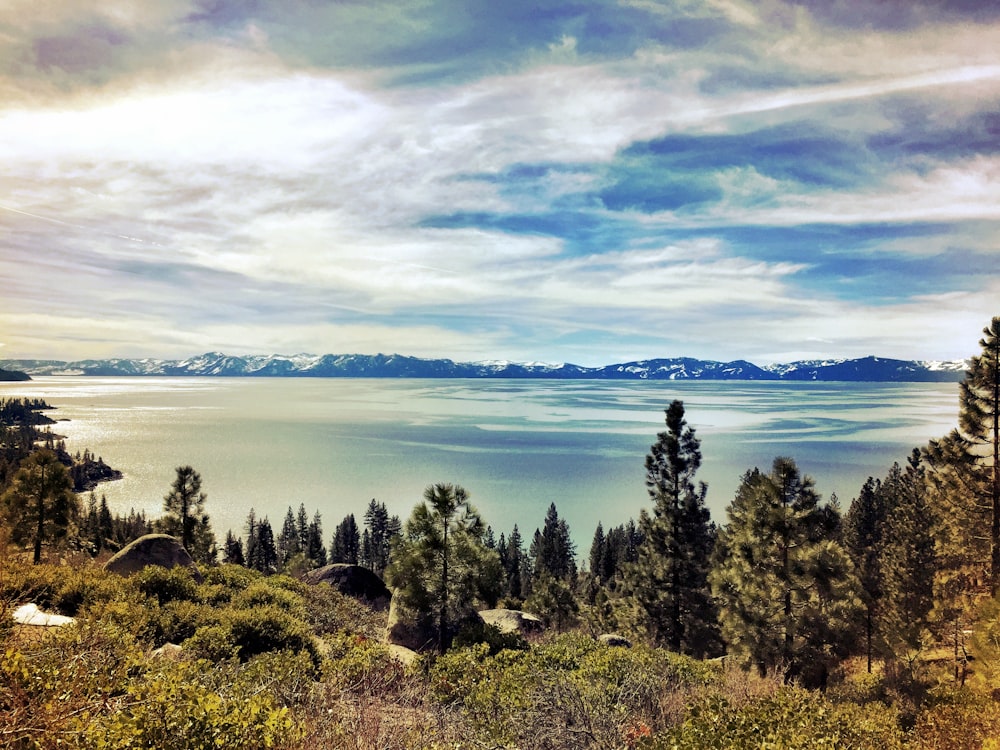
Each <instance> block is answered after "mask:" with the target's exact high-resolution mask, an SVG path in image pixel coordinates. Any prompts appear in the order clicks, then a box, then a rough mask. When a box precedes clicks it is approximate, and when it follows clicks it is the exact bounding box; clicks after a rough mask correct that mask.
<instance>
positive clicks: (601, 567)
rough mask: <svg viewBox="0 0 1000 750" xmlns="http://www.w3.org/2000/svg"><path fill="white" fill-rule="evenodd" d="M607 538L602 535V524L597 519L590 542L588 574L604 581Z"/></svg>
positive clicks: (605, 577) (605, 578) (605, 576)
mask: <svg viewBox="0 0 1000 750" xmlns="http://www.w3.org/2000/svg"><path fill="white" fill-rule="evenodd" d="M608 557H609V555H608V540H607V537H605V536H604V525H603V524H602V523H601V522H600V521H598V523H597V528H596V529H595V530H594V538H593V540H592V541H591V542H590V559H589V563H590V574H591V575H592V576H594V578H596V579H597V580H598V581H600V582H602V583H603V582H605V581H606V580H607V578H608V576H607V572H606V570H605V567H606V565H605V564H606V562H607V560H608Z"/></svg>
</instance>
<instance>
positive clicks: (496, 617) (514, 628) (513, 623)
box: [479, 609, 545, 635]
mask: <svg viewBox="0 0 1000 750" xmlns="http://www.w3.org/2000/svg"><path fill="white" fill-rule="evenodd" d="M479 616H480V617H482V618H483V622H485V623H486V624H487V625H492V626H493V627H495V628H498V629H499V630H501V631H502V632H504V633H520V634H521V635H528V634H530V633H540V632H542V631H543V630H544V629H545V623H544V622H542V618H541V617H538V616H537V615H533V614H530V613H528V612H522V611H521V610H519V609H484V610H482V611H480V613H479Z"/></svg>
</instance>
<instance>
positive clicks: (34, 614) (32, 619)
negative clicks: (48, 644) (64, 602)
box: [11, 604, 74, 628]
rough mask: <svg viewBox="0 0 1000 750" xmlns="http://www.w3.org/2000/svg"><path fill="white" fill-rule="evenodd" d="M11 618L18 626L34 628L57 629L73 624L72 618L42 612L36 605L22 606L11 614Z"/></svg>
mask: <svg viewBox="0 0 1000 750" xmlns="http://www.w3.org/2000/svg"><path fill="white" fill-rule="evenodd" d="M11 617H13V618H14V622H15V623H17V624H18V625H27V626H30V627H34V628H58V627H62V626H63V625H70V624H72V623H73V622H74V620H73V618H72V617H66V616H65V615H57V614H53V613H51V612H43V611H42V610H40V609H39V608H38V605H37V604H22V605H21V606H20V607H18V608H17V609H15V610H14V611H13V612H12V613H11Z"/></svg>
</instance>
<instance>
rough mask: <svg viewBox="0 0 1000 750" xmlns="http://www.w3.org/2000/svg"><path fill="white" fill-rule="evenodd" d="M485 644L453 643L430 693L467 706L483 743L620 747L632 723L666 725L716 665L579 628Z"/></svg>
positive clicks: (437, 669)
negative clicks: (619, 643)
mask: <svg viewBox="0 0 1000 750" xmlns="http://www.w3.org/2000/svg"><path fill="white" fill-rule="evenodd" d="M489 651H490V649H489V646H488V645H487V644H485V643H480V644H478V645H475V646H472V647H470V648H466V649H460V650H453V651H451V652H449V653H447V654H445V655H444V656H443V657H441V658H439V659H438V660H437V662H436V663H435V664H434V665H433V667H432V668H431V672H430V678H431V691H432V695H433V696H434V697H435V699H437V700H438V701H440V702H442V703H445V704H447V705H451V706H457V707H460V708H461V710H462V712H463V714H464V716H465V717H466V719H467V720H468V723H469V726H470V727H471V728H472V730H473V731H474V732H476V734H477V740H478V741H479V742H481V743H484V744H487V745H498V746H516V747H519V748H541V747H577V746H579V742H580V741H581V738H586V740H587V743H589V745H588V746H595V747H620V746H622V744H623V743H624V742H625V741H626V739H627V735H628V732H631V731H633V729H634V728H635V727H647V728H656V729H663V728H665V727H666V726H667V724H668V723H669V721H670V720H671V719H672V717H673V716H674V715H675V714H676V711H677V709H676V706H675V703H676V701H675V696H677V695H679V694H684V695H686V694H687V693H690V692H692V691H695V690H702V689H704V686H705V685H706V684H707V683H708V682H709V681H711V680H712V679H714V678H715V676H716V675H717V674H718V670H717V669H716V668H715V667H712V666H709V665H705V664H703V663H701V662H696V661H694V660H693V659H690V658H687V657H683V656H678V655H676V654H670V653H668V652H666V651H661V650H658V649H652V648H648V647H637V648H633V649H624V648H613V647H608V646H605V645H603V644H600V643H597V642H596V641H594V640H593V639H590V638H586V637H583V636H578V635H563V636H558V637H556V638H554V639H551V640H549V641H546V642H543V643H542V644H539V645H537V646H535V647H533V648H532V649H530V650H529V651H511V650H505V651H501V652H499V653H498V654H496V655H495V656H490V653H489Z"/></svg>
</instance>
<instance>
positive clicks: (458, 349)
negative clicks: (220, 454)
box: [0, 0, 1000, 365]
mask: <svg viewBox="0 0 1000 750" xmlns="http://www.w3.org/2000/svg"><path fill="white" fill-rule="evenodd" d="M998 49H1000V4H996V3H988V2H985V1H984V0H877V1H876V0H871V1H870V2H862V1H861V0H664V1H663V2H658V1H655V0H578V1H574V2H569V1H567V2H562V1H561V0H552V2H520V1H519V0H506V1H505V2H497V0H469V1H468V2H459V1H458V0H448V1H443V2H442V1H435V0H412V1H411V0H405V1H402V2H369V1H367V0H359V1H358V2H353V1H352V0H338V1H336V2H331V1H328V0H283V2H268V1H267V0H192V1H189V0H102V2H100V3H82V2H79V0H50V1H47V2H38V0H0V164H2V165H3V169H2V170H0V359H25V358H51V359H60V360H76V359H84V358H107V357H154V358H184V357H189V356H193V355H197V354H200V353H203V352H208V351H222V352H225V353H228V354H235V355H245V354H268V353H283V354H294V353H299V352H308V353H315V354H324V353H335V354H349V353H361V354H375V353H379V352H382V353H399V354H406V355H412V356H419V357H448V358H452V359H456V360H460V361H471V360H483V359H506V360H515V361H521V362H529V361H545V362H574V363H577V364H581V365H602V364H610V363H615V362H624V361H631V360H637V359H648V358H654V357H679V356H689V357H700V358H705V359H714V360H722V361H729V360H733V359H741V358H742V359H748V360H750V361H753V362H756V363H758V364H768V363H774V362H790V361H795V360H799V359H812V358H826V357H861V356H866V355H871V354H874V355H878V356H885V357H898V358H902V359H961V358H964V357H967V356H970V355H972V354H974V353H976V351H977V349H978V347H977V341H978V338H979V336H980V334H981V330H982V328H983V326H984V325H986V324H987V323H988V322H989V320H990V318H991V317H993V316H994V315H1000V244H998V243H997V239H998V229H1000V56H998V54H997V50H998Z"/></svg>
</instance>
